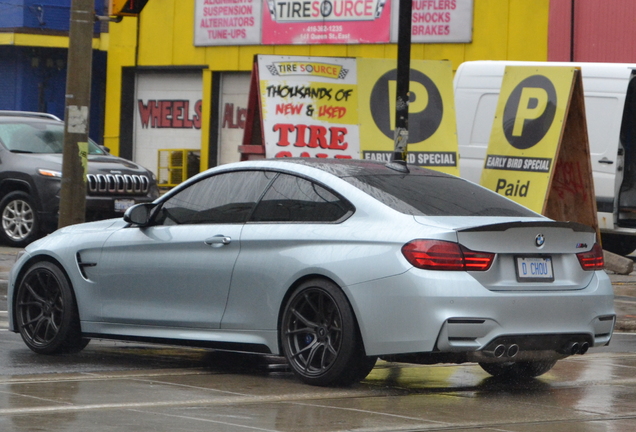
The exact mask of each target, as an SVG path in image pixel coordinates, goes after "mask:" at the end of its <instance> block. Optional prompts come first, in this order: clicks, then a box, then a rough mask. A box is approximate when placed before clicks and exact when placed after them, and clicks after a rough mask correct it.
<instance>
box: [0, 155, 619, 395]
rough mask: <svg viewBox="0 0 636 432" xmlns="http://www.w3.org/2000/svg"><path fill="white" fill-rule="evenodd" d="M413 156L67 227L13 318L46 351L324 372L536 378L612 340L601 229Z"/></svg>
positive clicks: (210, 192)
mask: <svg viewBox="0 0 636 432" xmlns="http://www.w3.org/2000/svg"><path fill="white" fill-rule="evenodd" d="M409 168H410V172H408V173H404V172H399V171H396V170H394V169H391V168H390V167H387V166H385V165H384V164H381V163H375V162H368V161H354V160H337V159H329V160H327V159H276V160H259V161H248V162H240V163H235V164H228V165H223V166H219V167H217V168H213V169H210V170H208V171H206V172H203V173H201V174H198V175H197V176H195V177H193V178H191V179H189V180H188V181H186V182H184V183H183V184H181V185H180V186H178V187H176V188H175V189H173V190H171V191H170V192H169V193H167V194H165V195H164V196H162V197H161V198H159V199H157V200H156V201H155V202H154V203H146V204H138V205H137V206H134V207H132V208H130V209H128V211H127V212H126V214H125V215H124V217H123V218H122V219H111V220H108V221H100V222H91V223H86V224H80V225H75V226H71V227H67V228H63V229H60V230H58V231H56V232H55V233H53V234H51V235H49V236H47V237H45V238H43V239H41V240H39V241H37V242H35V243H33V244H31V245H30V246H28V247H27V248H26V251H25V253H24V254H23V255H22V256H21V257H20V258H19V260H18V261H17V263H16V265H14V267H13V268H12V271H11V275H10V281H9V291H8V302H9V311H10V312H9V321H10V328H11V330H12V331H14V332H19V333H20V334H21V336H22V338H23V340H24V342H25V343H26V345H27V346H28V347H29V348H30V349H31V350H33V351H35V352H36V353H40V354H56V353H63V352H64V353H68V352H76V351H79V350H81V349H82V348H84V347H85V346H86V344H87V343H88V341H89V340H90V339H91V338H98V339H116V340H134V341H144V342H159V343H169V344H180V345H188V346H197V347H208V348H211V349H221V350H230V351H241V352H251V353H257V354H258V353H261V354H274V355H281V356H284V357H285V358H286V359H287V361H288V362H289V365H290V368H291V370H292V371H293V372H294V373H295V374H296V375H297V376H298V377H299V378H300V379H301V380H302V381H304V382H306V383H308V384H313V385H347V384H351V383H354V382H357V381H359V380H361V379H363V378H364V377H366V375H367V374H368V373H369V372H370V371H371V370H372V368H373V367H374V365H375V362H376V359H377V358H382V359H385V360H387V361H395V362H412V363H420V364H435V363H463V362H477V363H479V364H480V365H481V367H482V368H483V369H484V370H485V371H487V372H488V373H490V374H493V375H507V376H517V377H535V376H538V375H541V374H543V373H545V372H547V371H548V370H550V368H551V367H552V366H553V365H554V364H555V363H556V361H558V360H559V359H563V358H565V357H567V356H570V355H575V354H584V353H585V352H586V351H587V350H588V348H590V347H597V346H602V345H606V344H608V343H609V341H610V339H611V337H612V331H613V328H614V322H615V312H614V306H613V291H612V286H611V284H610V280H609V278H608V276H607V275H606V274H605V272H604V271H603V254H602V249H601V247H600V246H599V245H598V244H597V243H596V234H595V231H594V230H593V229H591V228H589V227H587V226H584V225H580V224H576V223H568V222H556V221H552V220H550V219H547V218H545V217H543V216H541V215H539V214H537V213H534V212H532V211H530V210H528V209H526V208H525V207H522V206H520V205H518V204H516V203H514V202H512V201H510V200H508V199H506V198H504V197H502V196H500V195H498V194H496V193H494V192H491V191H489V190H487V189H485V188H482V187H481V186H478V185H475V184H473V183H470V182H468V181H466V180H463V179H460V178H457V177H453V176H450V175H446V174H442V173H439V172H435V171H431V170H426V169H423V168H418V167H409Z"/></svg>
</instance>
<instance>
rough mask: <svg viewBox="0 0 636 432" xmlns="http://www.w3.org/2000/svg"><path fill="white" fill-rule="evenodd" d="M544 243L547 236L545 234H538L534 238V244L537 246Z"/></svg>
mask: <svg viewBox="0 0 636 432" xmlns="http://www.w3.org/2000/svg"><path fill="white" fill-rule="evenodd" d="M544 243H545V236H544V235H543V234H537V236H536V237H535V238H534V244H535V245H537V247H541V246H543V244H544Z"/></svg>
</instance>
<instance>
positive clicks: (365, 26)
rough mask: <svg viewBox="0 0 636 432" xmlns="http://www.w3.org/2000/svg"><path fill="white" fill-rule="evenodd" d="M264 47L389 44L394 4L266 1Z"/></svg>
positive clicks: (339, 0)
mask: <svg viewBox="0 0 636 432" xmlns="http://www.w3.org/2000/svg"><path fill="white" fill-rule="evenodd" d="M263 3H264V4H263V8H262V14H263V15H262V17H263V18H262V43H263V44H266V45H284V44H352V43H388V42H389V40H390V29H391V14H390V11H391V0H263Z"/></svg>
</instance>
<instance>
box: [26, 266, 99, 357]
mask: <svg viewBox="0 0 636 432" xmlns="http://www.w3.org/2000/svg"><path fill="white" fill-rule="evenodd" d="M15 311H16V319H17V327H18V330H19V331H20V335H21V336H22V339H23V340H24V342H25V343H26V345H27V346H28V347H29V348H30V349H31V350H32V351H34V352H36V353H38V354H59V353H69V352H77V351H81V350H82V349H83V348H84V347H86V345H87V344H88V341H89V339H83V338H82V333H81V329H80V322H79V315H78V312H77V306H76V303H75V297H74V296H73V292H72V290H71V285H70V283H69V281H68V279H67V278H66V275H65V274H64V272H62V270H61V269H60V268H59V267H58V266H57V265H55V264H53V263H51V262H47V261H43V262H39V263H35V264H33V265H32V266H31V267H30V268H29V269H28V270H27V272H26V273H25V275H24V277H23V278H22V279H21V280H20V282H19V284H18V287H17V291H16V302H15Z"/></svg>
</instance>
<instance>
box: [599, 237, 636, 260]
mask: <svg viewBox="0 0 636 432" xmlns="http://www.w3.org/2000/svg"><path fill="white" fill-rule="evenodd" d="M601 240H602V242H603V249H605V250H607V251H610V252H612V253H615V254H617V255H622V256H627V255H629V254H631V253H632V252H634V250H636V236H628V235H617V234H601Z"/></svg>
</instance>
